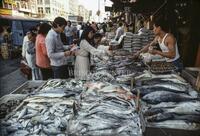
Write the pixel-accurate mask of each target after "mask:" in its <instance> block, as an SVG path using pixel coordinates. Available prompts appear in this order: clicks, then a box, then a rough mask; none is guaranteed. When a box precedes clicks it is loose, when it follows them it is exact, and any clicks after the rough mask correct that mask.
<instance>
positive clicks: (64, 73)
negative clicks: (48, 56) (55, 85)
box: [52, 65, 69, 79]
mask: <svg viewBox="0 0 200 136" xmlns="http://www.w3.org/2000/svg"><path fill="white" fill-rule="evenodd" d="M52 70H53V78H54V79H67V78H69V73H68V66H67V65H63V66H52Z"/></svg>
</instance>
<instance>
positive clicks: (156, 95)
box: [142, 91, 199, 104]
mask: <svg viewBox="0 0 200 136" xmlns="http://www.w3.org/2000/svg"><path fill="white" fill-rule="evenodd" d="M197 99H199V98H193V97H191V96H189V95H186V94H180V93H174V92H168V91H155V92H152V93H149V94H147V95H145V96H144V97H142V100H143V101H145V102H147V103H150V104H158V103H160V102H182V101H189V100H197Z"/></svg>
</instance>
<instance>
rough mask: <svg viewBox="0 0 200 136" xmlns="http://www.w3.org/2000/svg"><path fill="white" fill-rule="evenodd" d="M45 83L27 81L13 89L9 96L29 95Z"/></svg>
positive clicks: (43, 81) (42, 81)
mask: <svg viewBox="0 0 200 136" xmlns="http://www.w3.org/2000/svg"><path fill="white" fill-rule="evenodd" d="M46 82H47V81H45V80H36V81H27V82H25V83H24V84H22V85H21V86H19V87H18V88H17V89H15V90H14V91H13V92H11V94H30V93H33V92H34V91H37V90H39V89H40V87H42V86H43V85H44V84H45V83H46Z"/></svg>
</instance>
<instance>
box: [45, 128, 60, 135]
mask: <svg viewBox="0 0 200 136" xmlns="http://www.w3.org/2000/svg"><path fill="white" fill-rule="evenodd" d="M43 131H44V133H45V134H47V135H58V134H62V132H61V131H60V130H58V129H56V128H54V127H51V128H46V127H44V128H43Z"/></svg>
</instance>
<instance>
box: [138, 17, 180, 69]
mask: <svg viewBox="0 0 200 136" xmlns="http://www.w3.org/2000/svg"><path fill="white" fill-rule="evenodd" d="M153 32H154V34H155V36H156V37H155V39H154V40H153V41H152V42H151V43H150V44H148V45H146V46H145V47H144V48H143V49H141V50H140V51H138V52H137V53H136V54H135V55H136V56H138V55H139V54H140V53H142V52H147V51H148V52H149V53H151V54H153V55H160V56H163V57H165V60H166V62H172V63H173V64H174V65H175V66H176V67H177V68H178V70H179V71H180V70H181V69H182V68H183V65H182V63H181V60H180V55H179V51H178V46H177V41H176V39H175V37H174V36H173V35H172V34H171V33H167V22H164V21H163V20H157V21H155V22H154V25H153ZM157 43H158V44H159V46H160V49H161V51H160V50H156V49H154V46H155V45H157Z"/></svg>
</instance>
